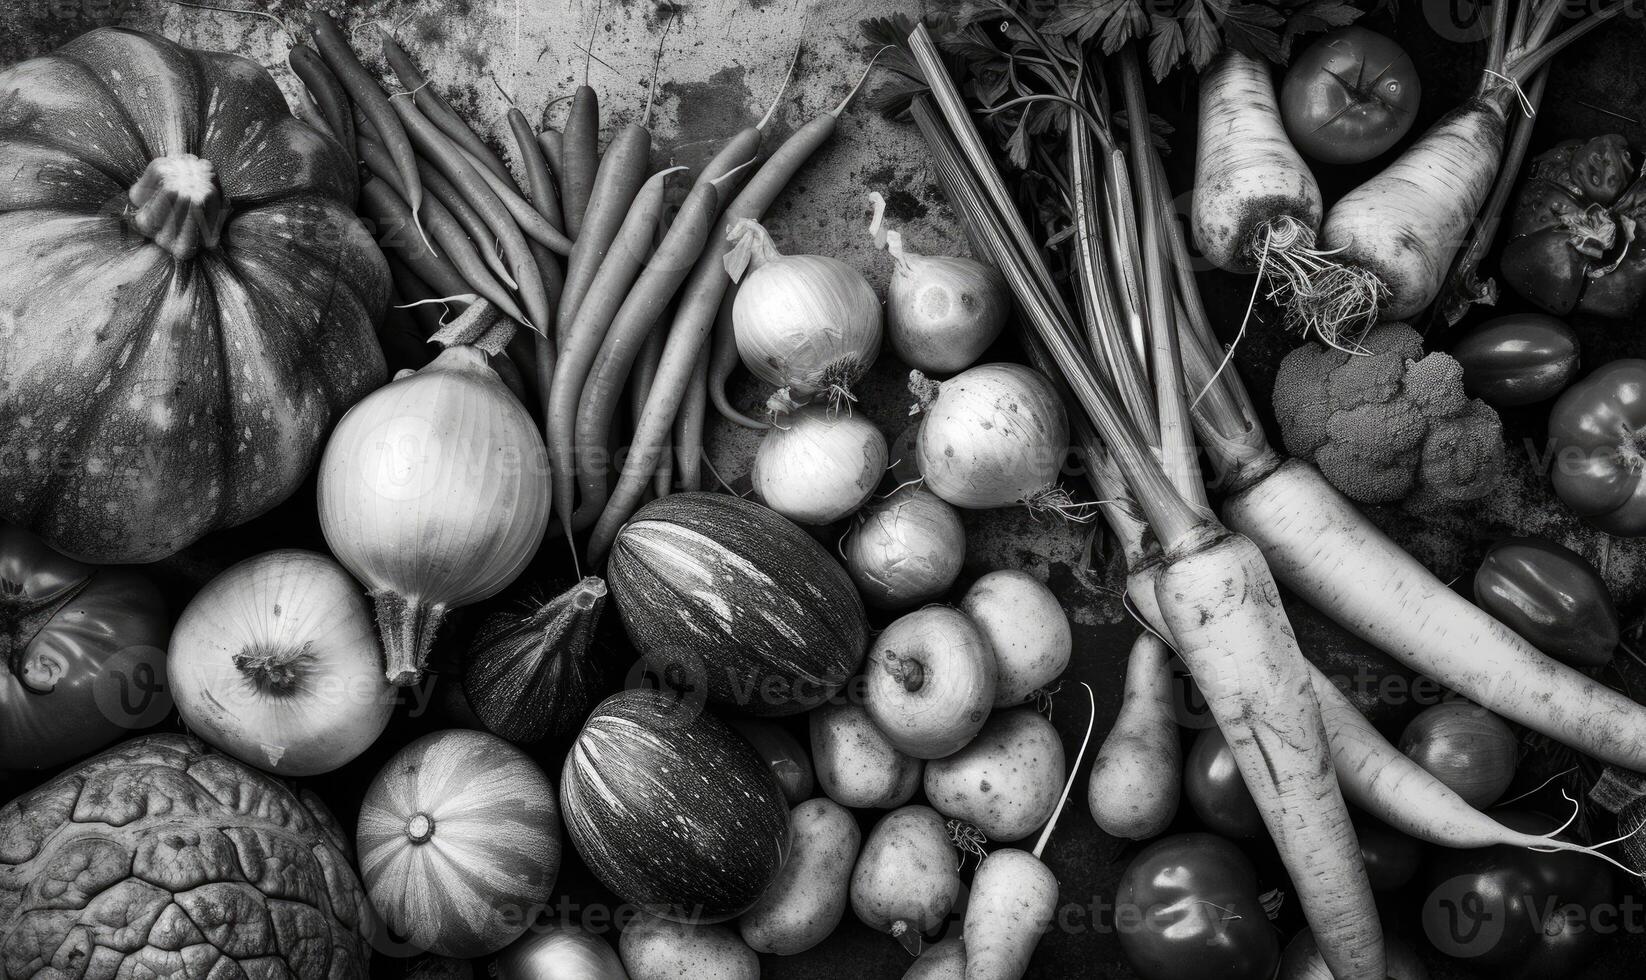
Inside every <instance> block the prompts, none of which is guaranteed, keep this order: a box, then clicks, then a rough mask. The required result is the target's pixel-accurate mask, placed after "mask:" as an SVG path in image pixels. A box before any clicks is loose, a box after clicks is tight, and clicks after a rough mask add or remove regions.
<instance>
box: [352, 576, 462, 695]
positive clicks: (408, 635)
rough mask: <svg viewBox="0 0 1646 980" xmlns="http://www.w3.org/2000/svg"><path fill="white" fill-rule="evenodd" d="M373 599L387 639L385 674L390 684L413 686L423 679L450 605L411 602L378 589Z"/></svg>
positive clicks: (384, 657)
mask: <svg viewBox="0 0 1646 980" xmlns="http://www.w3.org/2000/svg"><path fill="white" fill-rule="evenodd" d="M371 598H372V602H373V603H374V604H375V605H376V607H377V632H378V635H379V636H380V637H381V638H382V640H383V662H384V666H385V668H386V669H385V671H384V673H385V675H386V676H387V677H388V679H389V683H390V684H393V685H395V686H396V687H410V686H411V685H413V684H416V683H417V681H418V678H420V677H422V676H423V666H424V665H425V664H427V663H428V661H429V651H431V650H433V649H434V635H435V633H436V632H438V631H439V629H440V624H441V623H442V622H444V621H445V618H446V604H445V603H443V602H437V603H434V604H433V605H429V604H427V603H423V602H409V601H407V599H406V597H405V596H403V595H401V594H400V593H398V592H395V591H393V590H391V589H377V590H375V591H373V592H372V594H371Z"/></svg>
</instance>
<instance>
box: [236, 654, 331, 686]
mask: <svg viewBox="0 0 1646 980" xmlns="http://www.w3.org/2000/svg"><path fill="white" fill-rule="evenodd" d="M230 659H231V660H232V661H233V663H234V666H235V669H237V670H239V671H240V672H241V673H243V674H245V675H246V676H247V677H248V678H250V679H251V681H252V683H254V684H256V685H257V686H258V688H259V689H260V690H263V691H267V692H269V693H271V694H290V693H292V692H293V691H296V690H297V689H298V687H299V686H300V685H301V684H302V683H303V678H304V677H306V676H307V675H308V673H309V667H310V666H311V665H312V664H313V663H314V654H313V653H312V652H311V651H310V650H309V644H307V643H305V644H303V645H302V646H300V647H298V648H297V649H295V650H291V649H275V648H272V647H264V646H260V645H254V646H250V647H247V648H246V649H245V651H244V652H241V653H237V654H235V655H234V656H233V657H232V658H230Z"/></svg>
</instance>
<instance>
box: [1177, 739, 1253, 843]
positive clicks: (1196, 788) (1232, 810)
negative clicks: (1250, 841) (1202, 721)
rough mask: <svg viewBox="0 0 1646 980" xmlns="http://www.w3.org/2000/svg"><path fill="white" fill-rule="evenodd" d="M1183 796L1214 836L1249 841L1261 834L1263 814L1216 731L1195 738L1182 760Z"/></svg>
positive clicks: (1224, 741)
mask: <svg viewBox="0 0 1646 980" xmlns="http://www.w3.org/2000/svg"><path fill="white" fill-rule="evenodd" d="M1183 795H1184V796H1185V797H1187V798H1188V800H1189V806H1190V808H1191V809H1193V810H1194V813H1195V816H1197V817H1199V818H1200V822H1201V823H1203V824H1205V825H1206V829H1207V830H1210V831H1211V832H1212V833H1214V834H1222V835H1223V836H1224V837H1237V838H1252V837H1259V836H1261V835H1262V834H1263V833H1264V827H1263V814H1262V813H1260V812H1258V809H1257V802H1256V801H1254V800H1253V799H1252V794H1251V791H1250V790H1248V789H1247V788H1246V781H1245V780H1244V779H1242V778H1241V776H1240V768H1239V767H1238V766H1236V765H1235V758H1234V752H1232V751H1230V749H1229V743H1228V740H1227V739H1225V738H1224V737H1223V733H1222V732H1220V731H1218V730H1217V728H1215V727H1213V728H1208V729H1206V730H1205V731H1202V732H1201V733H1200V734H1199V735H1197V736H1195V740H1194V745H1192V746H1190V748H1189V756H1188V758H1186V759H1184V760H1183Z"/></svg>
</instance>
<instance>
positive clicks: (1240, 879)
mask: <svg viewBox="0 0 1646 980" xmlns="http://www.w3.org/2000/svg"><path fill="white" fill-rule="evenodd" d="M1115 915H1116V927H1117V931H1118V933H1119V935H1120V949H1121V951H1122V952H1124V953H1125V954H1126V960H1127V961H1128V962H1129V963H1131V965H1132V969H1134V970H1136V971H1137V974H1138V976H1140V977H1142V978H1143V980H1269V978H1270V977H1272V976H1274V972H1275V966H1276V964H1278V963H1279V962H1280V943H1279V941H1278V940H1276V939H1275V930H1274V926H1272V925H1270V924H1269V919H1268V916H1267V915H1265V914H1264V911H1263V905H1262V903H1261V902H1259V901H1258V896H1257V871H1256V869H1254V868H1253V867H1252V862H1251V861H1250V860H1248V859H1247V858H1246V855H1244V854H1242V853H1240V848H1238V847H1236V846H1235V845H1234V844H1232V843H1230V842H1229V841H1227V840H1224V839H1223V838H1222V837H1218V836H1216V835H1214V834H1177V835H1174V836H1171V837H1162V838H1161V839H1160V840H1157V841H1155V842H1154V843H1153V844H1150V845H1149V846H1148V847H1146V848H1144V849H1143V851H1142V852H1141V853H1139V854H1138V856H1137V857H1135V858H1133V859H1132V863H1131V864H1130V865H1128V866H1127V868H1126V871H1125V873H1124V874H1122V875H1121V876H1120V886H1119V889H1118V891H1117V893H1116V896H1115Z"/></svg>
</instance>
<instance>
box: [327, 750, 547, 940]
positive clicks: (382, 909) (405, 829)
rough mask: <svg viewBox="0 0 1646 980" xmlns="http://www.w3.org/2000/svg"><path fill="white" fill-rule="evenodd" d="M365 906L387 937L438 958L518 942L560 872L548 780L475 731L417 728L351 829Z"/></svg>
mask: <svg viewBox="0 0 1646 980" xmlns="http://www.w3.org/2000/svg"><path fill="white" fill-rule="evenodd" d="M356 842H357V844H358V847H359V851H360V870H361V872H362V873H363V875H364V877H365V880H366V893H367V894H368V895H370V896H371V900H372V905H374V906H376V908H377V911H378V913H379V914H380V915H382V916H383V918H384V920H386V921H387V922H388V925H389V928H390V929H391V930H393V932H394V933H395V934H396V935H401V936H405V937H407V939H408V941H409V942H411V943H413V944H415V945H417V946H418V947H421V948H422V949H425V950H428V951H429V952H432V953H438V954H440V955H442V956H455V957H474V956H485V955H487V954H489V953H495V952H497V951H498V950H500V949H502V948H503V947H504V946H507V945H508V944H509V943H511V942H513V941H514V940H515V939H517V938H519V936H520V934H521V933H523V932H525V931H526V927H527V926H528V925H530V924H531V922H532V918H533V916H534V915H535V914H536V912H537V911H538V910H539V909H541V908H542V907H543V906H544V905H545V904H547V902H548V901H549V898H550V896H551V894H552V891H553V888H554V879H555V876H556V875H557V874H558V873H559V870H560V815H559V807H558V805H557V803H556V799H555V792H554V785H553V784H552V783H551V782H549V777H548V776H546V775H544V773H543V770H541V769H539V768H538V767H537V764H536V763H534V762H532V760H531V759H529V758H527V757H526V755H525V753H523V752H521V751H520V750H519V749H517V748H515V747H514V746H512V745H510V744H509V743H507V742H505V741H503V740H502V739H500V738H498V737H497V736H495V735H490V734H487V733H486V732H471V731H462V730H457V729H453V730H449V731H443V732H434V733H433V734H430V735H425V736H423V737H422V738H420V739H418V740H417V741H415V742H413V743H411V744H410V745H408V746H406V747H405V748H403V749H401V750H400V751H399V752H397V753H395V755H394V757H393V758H392V759H390V760H389V762H388V764H387V765H385V766H384V767H383V769H382V771H380V772H379V773H378V774H377V778H375V779H373V780H372V783H371V786H370V788H368V789H367V790H366V799H365V802H364V803H362V804H361V806H360V826H359V829H358V830H357V832H356Z"/></svg>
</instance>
